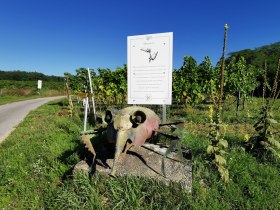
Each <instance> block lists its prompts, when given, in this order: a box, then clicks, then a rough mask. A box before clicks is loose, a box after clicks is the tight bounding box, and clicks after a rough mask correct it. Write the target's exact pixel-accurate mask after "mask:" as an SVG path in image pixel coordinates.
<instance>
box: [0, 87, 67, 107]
mask: <svg viewBox="0 0 280 210" xmlns="http://www.w3.org/2000/svg"><path fill="white" fill-rule="evenodd" d="M63 94H64V93H63V92H62V91H57V90H45V91H42V92H41V93H40V95H38V94H37V93H36V94H33V95H0V105H3V104H8V103H13V102H17V101H25V100H29V99H35V98H42V97H51V96H58V95H63Z"/></svg>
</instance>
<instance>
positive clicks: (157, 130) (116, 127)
mask: <svg viewBox="0 0 280 210" xmlns="http://www.w3.org/2000/svg"><path fill="white" fill-rule="evenodd" d="M104 121H105V122H106V124H107V126H106V127H100V128H98V129H95V130H93V131H86V132H82V133H81V134H82V141H83V142H84V144H85V145H86V147H87V148H88V150H89V151H90V152H91V153H92V154H93V155H94V157H93V159H95V157H96V152H95V150H94V148H93V146H92V144H91V141H90V138H89V137H88V134H90V133H94V134H97V133H102V132H104V131H107V139H106V140H105V141H106V143H109V144H114V145H115V154H114V163H113V167H112V171H111V174H110V175H111V176H115V175H116V168H117V165H118V159H119V156H120V154H121V153H122V152H123V151H124V153H126V152H127V151H128V150H129V149H130V148H131V147H132V146H141V145H143V144H144V143H145V142H146V140H147V139H149V138H153V137H154V136H155V135H158V134H161V135H163V136H165V137H167V138H169V139H171V140H180V138H179V136H176V135H172V134H167V133H165V132H163V131H162V130H161V127H162V126H174V125H176V124H180V123H183V121H180V120H179V121H174V122H171V123H161V122H160V118H159V117H158V115H157V114H156V113H155V112H154V111H152V110H151V109H148V108H145V107H140V106H130V107H127V108H124V109H122V110H119V111H117V110H115V111H110V110H107V111H106V113H105V117H104Z"/></svg>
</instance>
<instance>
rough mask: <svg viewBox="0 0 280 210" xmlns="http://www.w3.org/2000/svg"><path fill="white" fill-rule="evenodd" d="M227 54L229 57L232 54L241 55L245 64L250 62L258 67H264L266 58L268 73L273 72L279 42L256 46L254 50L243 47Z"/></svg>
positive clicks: (279, 56) (278, 51)
mask: <svg viewBox="0 0 280 210" xmlns="http://www.w3.org/2000/svg"><path fill="white" fill-rule="evenodd" d="M229 55H230V57H229V59H230V58H231V57H233V56H234V57H239V56H243V57H244V58H245V60H246V61H247V64H252V65H254V66H256V67H260V68H264V63H265V60H267V65H268V71H269V73H270V74H273V73H274V72H275V71H276V69H277V64H278V59H279V58H280V42H276V43H273V44H270V45H265V46H262V47H258V48H256V49H254V50H250V49H245V50H241V51H238V52H231V53H229Z"/></svg>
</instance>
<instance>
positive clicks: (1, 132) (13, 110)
mask: <svg viewBox="0 0 280 210" xmlns="http://www.w3.org/2000/svg"><path fill="white" fill-rule="evenodd" d="M63 97H64V96H56V97H47V98H37V99H32V100H27V101H19V102H14V103H10V104H5V105H1V106H0V144H1V142H3V141H4V140H5V139H6V138H7V137H8V136H9V134H10V133H11V132H12V131H13V130H14V129H15V128H16V126H17V125H18V124H19V123H20V122H21V121H22V120H23V119H24V118H25V117H26V115H27V114H28V113H29V112H30V111H31V110H34V109H36V108H37V107H39V106H41V105H43V104H45V103H47V102H49V101H52V100H56V99H60V98H63Z"/></svg>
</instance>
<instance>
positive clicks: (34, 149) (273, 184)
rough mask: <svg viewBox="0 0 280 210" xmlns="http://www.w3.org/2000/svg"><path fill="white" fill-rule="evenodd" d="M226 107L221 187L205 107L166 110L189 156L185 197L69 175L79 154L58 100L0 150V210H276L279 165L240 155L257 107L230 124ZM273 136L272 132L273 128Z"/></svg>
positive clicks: (132, 182) (125, 181)
mask: <svg viewBox="0 0 280 210" xmlns="http://www.w3.org/2000/svg"><path fill="white" fill-rule="evenodd" d="M229 104H230V105H226V106H225V109H224V114H223V118H224V122H225V123H226V124H227V125H228V126H227V133H226V139H227V140H228V142H229V149H228V154H227V155H226V159H227V165H228V169H229V173H230V182H229V183H228V184H225V183H223V182H222V181H221V180H220V178H219V175H218V172H217V171H216V170H215V169H214V168H213V167H212V165H211V164H210V163H209V162H208V158H207V154H206V148H207V145H208V144H209V142H208V137H207V134H208V131H209V124H208V105H201V106H197V107H194V108H190V107H187V108H184V107H181V108H178V107H176V108H175V109H173V108H172V109H171V108H169V109H168V110H169V118H170V119H178V118H183V119H185V120H186V125H185V131H186V133H185V136H184V139H183V142H184V145H186V146H187V147H190V148H191V149H192V152H193V191H192V193H187V192H184V191H183V190H182V189H181V188H180V186H178V185H176V184H172V185H170V186H166V185H164V184H161V183H157V182H156V181H152V180H149V179H144V178H129V177H122V178H115V179H111V178H108V177H105V176H102V175H93V176H90V177H89V176H86V175H83V174H76V175H72V173H71V172H72V168H73V166H74V165H75V164H76V163H77V162H79V161H80V160H81V159H83V157H84V152H85V149H84V147H83V145H82V144H81V143H80V140H79V132H80V131H81V129H82V119H81V118H80V117H79V114H76V115H74V116H73V117H69V116H68V115H67V110H66V106H64V103H63V102H61V101H56V102H51V103H49V104H46V105H44V106H41V107H40V108H39V109H37V110H35V111H32V112H31V113H30V114H29V116H28V117H27V118H26V119H25V120H24V121H23V122H22V123H21V124H20V125H19V126H18V128H17V129H16V130H15V131H14V132H13V133H12V134H11V135H10V136H9V137H8V138H7V140H6V141H5V142H3V143H2V144H1V145H0V195H1V196H0V209H279V208H280V196H279V194H280V182H279V180H280V174H279V171H280V164H279V160H274V159H272V158H270V157H268V156H266V157H264V158H261V159H259V158H256V157H254V156H253V155H251V154H249V153H247V152H245V149H244V148H243V137H244V135H245V134H247V133H249V134H252V133H253V132H254V131H253V124H254V123H255V122H256V120H257V117H258V112H259V109H260V105H261V100H260V99H258V100H257V99H254V100H253V101H251V102H249V103H248V108H247V109H246V110H242V111H241V112H240V113H239V116H238V117H237V116H236V115H235V113H234V104H231V103H229ZM279 107H280V101H279V100H278V101H277V104H276V106H275V108H274V110H273V111H274V114H275V119H277V120H278V122H279V121H280V112H279ZM274 130H275V131H279V130H280V127H279V123H278V124H277V125H275V127H274ZM276 138H277V139H278V141H279V135H276Z"/></svg>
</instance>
